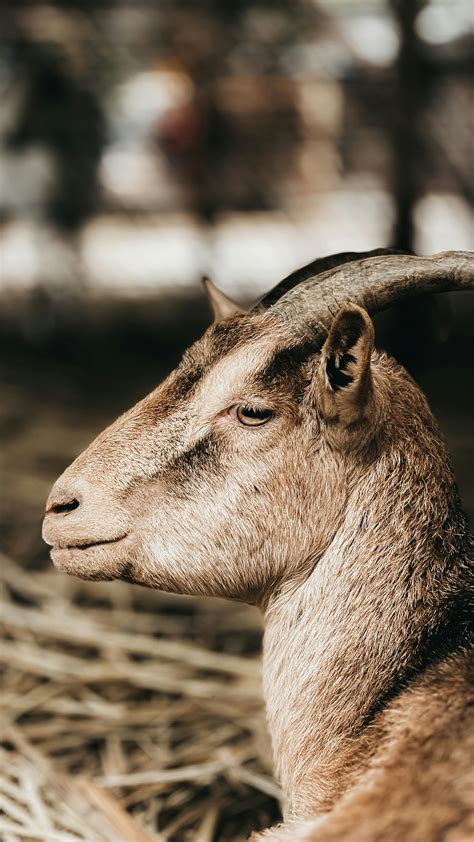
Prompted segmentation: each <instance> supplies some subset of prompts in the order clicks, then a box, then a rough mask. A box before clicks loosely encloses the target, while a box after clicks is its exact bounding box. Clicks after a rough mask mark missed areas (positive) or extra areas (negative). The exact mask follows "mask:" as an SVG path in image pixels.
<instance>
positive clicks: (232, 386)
mask: <svg viewBox="0 0 474 842" xmlns="http://www.w3.org/2000/svg"><path fill="white" fill-rule="evenodd" d="M276 347H277V342H276V340H275V338H274V337H272V336H267V337H263V336H260V337H259V339H258V340H256V341H255V342H249V343H247V344H245V345H243V346H241V347H240V348H237V349H236V350H235V351H231V352H229V353H228V354H227V355H226V356H225V357H224V358H223V359H221V360H219V361H218V362H217V363H216V364H215V365H214V366H213V367H212V368H211V369H210V371H208V372H207V373H206V374H205V375H204V377H203V379H202V381H201V383H200V385H199V387H198V389H197V391H196V394H195V397H194V399H193V404H194V410H195V413H196V421H197V423H198V424H199V425H200V426H201V424H202V426H203V429H204V425H205V424H206V422H208V421H209V420H210V419H211V418H213V417H214V416H215V415H217V414H218V413H219V412H221V411H222V410H224V409H225V408H226V407H228V406H231V405H232V403H233V402H235V401H237V400H239V399H240V400H241V399H242V398H245V395H244V394H242V391H241V389H242V385H243V384H244V383H245V382H246V381H248V380H250V379H251V378H252V375H254V374H255V373H256V372H258V371H260V370H261V369H262V368H263V367H264V366H265V364H266V363H267V361H268V360H269V359H270V358H271V356H272V355H273V354H274V352H275V349H276Z"/></svg>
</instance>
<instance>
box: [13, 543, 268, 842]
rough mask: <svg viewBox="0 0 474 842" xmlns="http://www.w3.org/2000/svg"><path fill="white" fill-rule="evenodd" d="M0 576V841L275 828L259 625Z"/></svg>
mask: <svg viewBox="0 0 474 842" xmlns="http://www.w3.org/2000/svg"><path fill="white" fill-rule="evenodd" d="M0 570H1V573H0V582H1V597H2V602H1V624H2V632H3V636H2V640H1V641H0V661H1V664H2V670H3V674H2V686H1V706H2V731H3V735H2V738H3V744H2V749H1V757H0V838H1V839H2V840H4V842H14V840H15V842H17V841H19V840H45V842H46V840H47V841H48V842H78V840H87V842H103V840H107V842H119V840H124V841H125V840H126V842H132V841H133V842H145V840H160V842H161V840H163V842H164V840H178V842H179V840H193V842H211V840H222V842H224V840H232V842H237V840H243V839H245V838H246V836H247V834H248V833H249V832H250V830H251V829H252V828H255V827H260V826H265V824H267V823H269V822H271V821H272V820H274V819H275V818H277V816H278V807H277V801H278V799H279V797H280V792H279V790H278V787H277V785H276V784H275V782H274V781H273V780H272V777H271V772H270V752H269V743H268V736H267V733H266V730H265V724H264V719H263V711H262V702H261V691H260V665H259V659H258V657H257V653H258V649H259V643H260V627H259V617H258V614H257V613H256V612H254V611H253V610H252V609H250V608H247V607H246V606H239V605H235V606H234V605H230V606H229V605H228V604H227V603H222V602H220V601H213V600H190V599H186V598H185V597H183V598H179V597H169V596H167V595H165V594H158V593H154V592H148V591H145V590H142V589H139V588H135V587H133V586H130V585H125V584H122V583H118V582H117V583H113V584H110V583H103V584H101V583H85V582H81V581H79V580H75V579H73V578H69V577H66V576H61V575H60V574H59V573H57V572H56V571H54V570H53V569H51V570H47V571H38V572H32V571H25V570H24V569H23V568H21V567H20V566H19V565H17V564H15V563H14V562H13V561H12V560H11V559H10V558H7V557H5V556H1V557H0Z"/></svg>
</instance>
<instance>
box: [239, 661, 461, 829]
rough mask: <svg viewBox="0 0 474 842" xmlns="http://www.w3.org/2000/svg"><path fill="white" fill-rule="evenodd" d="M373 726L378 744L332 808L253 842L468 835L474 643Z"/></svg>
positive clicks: (439, 666)
mask: <svg viewBox="0 0 474 842" xmlns="http://www.w3.org/2000/svg"><path fill="white" fill-rule="evenodd" d="M370 727H371V729H373V732H374V733H373V737H374V738H375V742H376V744H377V745H378V748H377V750H376V751H375V752H374V754H373V755H372V759H371V761H370V762H369V765H368V766H367V767H366V769H365V771H364V772H363V773H362V774H361V775H360V777H359V778H358V779H357V780H356V782H355V783H354V785H353V786H352V787H351V788H350V789H349V790H348V791H346V793H345V795H344V796H342V797H341V798H340V799H339V800H338V801H337V802H336V803H335V804H334V806H333V807H332V809H331V810H330V811H329V812H328V813H325V814H324V815H322V816H320V817H319V818H316V819H313V820H311V819H309V820H308V821H305V822H296V823H289V824H285V825H282V826H281V827H280V828H274V829H272V830H270V831H267V832H266V834H263V835H256V836H255V837H253V839H254V840H255V842H257V840H260V839H261V840H262V842H263V840H266V842H290V840H291V842H380V840H384V842H407V840H409V841H410V842H435V840H436V842H468V840H470V839H472V838H473V834H474V817H473V813H472V807H473V803H472V788H473V775H472V757H473V752H474V680H473V657H472V650H471V651H468V650H466V649H463V650H462V651H459V652H458V653H457V654H456V655H454V656H452V657H450V658H447V659H445V660H443V661H440V662H439V663H437V664H436V665H434V666H432V667H431V668H430V669H429V670H427V671H426V672H425V673H424V674H423V675H422V676H421V677H420V678H419V679H418V680H417V681H415V682H414V683H413V684H412V685H411V686H410V687H408V688H407V689H406V690H405V691H404V692H402V693H401V694H400V695H399V696H398V697H397V699H396V700H394V701H393V702H392V703H391V704H390V705H388V706H387V708H385V709H384V711H383V712H382V713H381V714H380V715H379V717H377V719H376V720H375V721H374V722H373V724H372V725H371V726H370Z"/></svg>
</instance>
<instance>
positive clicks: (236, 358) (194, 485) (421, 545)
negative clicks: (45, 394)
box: [44, 251, 474, 842]
mask: <svg viewBox="0 0 474 842" xmlns="http://www.w3.org/2000/svg"><path fill="white" fill-rule="evenodd" d="M207 286H208V290H209V292H210V294H211V297H212V299H213V306H214V311H215V315H216V320H217V321H216V323H215V324H214V325H213V326H212V327H211V328H210V329H209V330H208V331H207V332H206V333H205V334H204V336H203V338H202V339H201V340H200V341H199V342H197V343H196V344H195V345H194V346H193V347H192V348H191V349H190V350H188V351H187V352H186V353H185V355H184V357H183V360H182V362H181V364H180V365H179V366H178V368H177V369H176V370H175V371H174V372H173V373H172V374H171V375H170V376H169V377H168V378H167V379H166V380H165V381H164V383H163V384H161V385H160V386H159V387H158V388H157V389H156V390H155V391H154V392H152V393H151V394H150V395H148V397H146V398H144V400H142V401H141V402H140V403H138V404H137V405H136V406H134V407H133V408H132V409H131V410H129V412H127V413H125V415H123V416H122V417H121V418H119V419H118V420H117V421H116V422H115V423H114V424H112V425H111V426H110V427H109V428H108V429H107V430H105V432H103V433H102V434H101V435H100V436H99V437H98V438H97V439H96V440H95V441H94V442H93V443H92V444H91V445H90V447H89V448H88V449H87V450H86V451H85V452H84V453H83V454H82V455H81V456H79V457H78V458H77V459H76V461H75V462H74V463H73V464H72V465H71V466H70V467H69V468H68V469H67V470H66V471H65V473H64V474H63V475H62V477H60V479H59V480H58V481H57V483H56V484H55V486H54V488H53V490H52V492H51V495H50V497H49V500H48V503H47V514H46V517H45V521H44V537H45V540H46V541H47V542H48V543H49V544H51V545H52V547H53V549H52V552H51V554H52V558H53V561H54V562H55V564H56V565H58V566H59V567H61V568H63V569H65V570H67V571H68V572H69V573H74V574H76V575H79V576H83V577H85V578H94V579H112V578H122V579H126V580H129V581H133V582H138V583H141V584H144V585H147V586H149V587H154V588H161V589H164V590H167V591H174V592H179V593H186V594H208V595H212V596H223V597H228V598H235V599H240V600H246V601H248V602H251V603H255V604H256V605H258V606H259V607H260V608H261V610H262V612H263V615H264V621H265V635H264V654H263V661H264V669H263V676H264V677H263V681H264V694H265V699H266V706H267V715H268V721H269V725H270V732H271V735H272V741H273V750H274V759H275V767H276V773H277V775H278V777H279V778H280V780H281V782H282V784H283V787H284V789H285V792H286V794H287V798H288V811H287V820H286V822H285V823H284V824H283V825H281V826H280V827H279V828H274V829H272V830H268V831H266V832H265V833H263V834H257V835H255V836H254V837H252V838H253V839H254V840H257V839H262V840H263V839H266V840H272V842H277V840H288V841H289V840H291V842H342V840H347V842H467V840H469V839H471V838H472V832H473V830H474V828H473V824H472V821H471V820H472V806H473V805H472V789H471V786H472V783H473V781H472V778H471V763H472V759H473V758H472V748H473V746H474V734H473V728H472V725H473V714H472V710H473V708H472V701H473V697H472V676H471V680H470V676H469V652H470V649H469V640H470V638H469V625H470V624H469V620H470V615H469V595H470V593H472V588H471V586H472V579H471V575H472V569H471V568H470V564H469V559H471V558H472V552H471V551H472V545H471V543H470V537H469V533H468V529H467V525H466V520H465V517H464V515H463V512H462V510H461V506H460V503H459V499H458V495H457V491H456V486H455V482H454V478H453V475H452V472H451V468H450V464H449V459H448V455H447V453H446V448H445V445H444V443H443V441H442V439H441V437H440V434H439V432H438V430H437V427H436V423H435V421H434V419H433V416H432V415H431V413H430V410H429V408H428V406H427V403H426V400H425V398H424V396H423V395H422V393H421V391H420V390H419V388H418V387H417V386H416V384H415V383H414V382H413V380H412V379H411V378H410V377H409V376H408V374H407V373H406V371H405V370H404V369H403V368H402V367H401V366H400V365H398V364H397V363H396V362H395V361H394V360H393V359H391V358H389V357H388V356H387V355H385V354H383V353H379V352H377V351H376V350H374V346H373V335H374V331H373V326H372V322H371V320H370V317H369V315H368V312H367V311H369V312H372V313H374V312H377V311H378V310H380V309H383V308H384V307H387V306H390V304H391V303H393V302H394V301H397V300H400V299H401V298H404V297H407V296H410V295H414V294H416V293H418V292H427V291H432V292H436V291H442V290H446V289H459V288H472V287H473V286H474V267H473V260H472V257H470V256H469V255H468V254H466V253H447V254H444V255H438V256H436V257H433V258H417V257H413V256H410V255H402V254H396V253H384V252H381V251H377V252H373V253H371V254H370V255H369V256H368V257H367V256H365V257H363V258H362V259H360V256H359V255H356V254H347V255H337V256H335V257H331V258H326V259H324V260H323V261H316V263H314V264H311V266H310V267H309V268H308V267H306V268H305V269H303V270H300V271H299V272H298V273H295V274H294V275H293V276H290V278H288V279H286V280H285V281H284V282H282V284H280V285H279V287H277V288H276V290H274V291H272V293H270V294H269V296H267V298H266V299H264V301H263V302H262V303H261V304H260V305H258V306H257V307H256V308H254V310H252V311H251V312H250V313H246V314H243V313H239V312H238V308H236V306H235V305H234V304H233V303H232V302H229V301H228V300H227V299H226V298H225V297H224V296H223V295H222V293H219V292H218V291H216V290H215V288H213V287H212V285H211V284H210V282H207ZM363 308H365V309H363ZM469 747H471V753H470V751H469ZM470 822H471V823H470Z"/></svg>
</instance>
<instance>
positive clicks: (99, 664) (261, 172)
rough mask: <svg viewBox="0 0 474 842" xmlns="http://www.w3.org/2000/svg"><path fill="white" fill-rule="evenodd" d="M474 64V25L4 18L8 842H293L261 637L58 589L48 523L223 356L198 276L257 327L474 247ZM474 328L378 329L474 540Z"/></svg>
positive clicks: (259, 0)
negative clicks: (185, 374) (302, 273)
mask: <svg viewBox="0 0 474 842" xmlns="http://www.w3.org/2000/svg"><path fill="white" fill-rule="evenodd" d="M473 65H474V59H473V54H472V4H471V2H470V0H319V2H315V0H226V2H222V0H221V2H219V0H133V2H132V0H74V2H66V0H63V2H61V0H56V2H49V3H42V2H31V0H30V2H27V0H15V2H14V3H2V4H1V6H0V366H1V369H0V386H1V399H0V433H1V436H2V443H1V452H0V468H1V485H0V542H1V549H2V552H3V555H2V556H1V562H2V563H1V565H0V567H1V582H2V587H3V597H4V601H3V608H2V615H1V616H2V618H3V622H4V627H5V636H4V639H3V641H2V642H1V647H0V659H1V660H2V663H3V665H4V667H5V670H4V679H3V680H4V690H3V692H2V701H3V703H4V708H5V717H6V724H7V738H6V742H5V747H4V749H3V751H4V754H3V755H2V758H3V762H4V765H5V768H6V769H7V770H8V773H7V774H6V775H5V776H4V778H3V779H2V780H3V783H0V796H1V798H2V799H3V800H2V801H1V803H0V835H1V833H2V832H3V833H4V834H9V835H8V839H9V840H13V839H15V838H17V837H16V836H15V828H16V829H17V830H18V828H21V829H22V832H21V833H20V836H19V837H18V838H20V837H21V838H22V839H24V838H26V836H25V834H27V831H30V832H31V833H33V830H34V829H35V828H38V827H39V828H40V831H37V835H36V836H34V835H32V837H31V838H35V839H38V838H41V839H43V838H44V839H49V838H53V836H54V834H55V833H56V834H59V833H62V834H63V836H61V839H62V838H64V840H66V839H68V838H70V839H78V838H79V839H84V840H92V839H94V840H95V839H99V840H102V839H110V840H114V842H115V840H117V839H119V838H120V839H121V838H123V839H155V840H165V839H166V840H173V839H176V840H178V842H179V840H188V839H189V840H197V842H206V840H208V841H209V842H212V840H233V842H235V840H238V839H245V838H246V834H247V833H248V832H249V831H250V830H251V829H252V828H257V827H259V826H265V825H266V824H268V823H269V822H270V821H273V820H276V818H277V817H278V815H279V790H278V787H277V785H276V784H275V783H274V781H273V780H272V778H271V765H270V759H269V750H268V739H267V737H266V734H265V729H264V724H263V720H262V715H261V703H260V696H259V678H258V661H257V660H256V658H257V656H258V652H259V648H260V638H261V630H260V624H259V618H258V616H257V614H256V613H254V612H253V610H251V609H247V608H245V607H243V606H228V605H221V603H219V602H217V601H216V602H212V603H211V601H209V602H203V603H200V602H199V601H198V600H186V599H184V598H172V597H166V596H164V595H160V594H148V593H145V592H143V591H140V590H139V589H137V588H133V587H131V586H127V587H125V586H124V587H122V586H121V585H120V584H114V585H108V584H107V585H93V584H89V585H86V584H83V583H79V582H75V581H73V580H66V579H64V578H62V577H60V575H59V574H58V573H56V572H54V571H51V570H50V569H49V562H48V557H47V551H46V548H45V547H44V545H43V544H42V542H41V538H40V522H41V516H42V509H43V505H44V500H45V498H46V496H47V493H48V490H49V487H50V485H51V484H52V482H53V481H54V479H55V478H56V477H57V476H58V475H59V473H60V472H61V471H62V470H63V469H64V467H65V466H66V465H67V464H68V463H69V462H70V461H71V459H72V458H73V457H74V456H75V455H76V454H77V453H78V452H79V451H80V450H81V449H82V448H83V447H84V446H85V445H87V444H88V442H89V441H90V440H91V439H92V438H93V437H94V435H95V434H96V433H97V432H99V430H100V429H101V428H102V427H103V426H104V425H105V424H107V423H108V422H109V421H111V420H112V419H113V418H114V417H115V416H116V415H117V414H118V413H119V412H120V411H122V410H124V409H125V408H127V407H128V406H129V405H130V404H131V403H133V402H134V401H135V400H136V399H138V398H139V397H141V396H143V395H144V394H145V393H146V392H147V391H149V390H151V389H152V388H153V387H154V385H156V383H157V382H158V381H159V380H160V379H161V378H162V377H163V376H164V375H165V374H166V373H167V372H168V371H169V370H170V369H171V368H172V367H173V366H174V365H175V364H176V362H177V360H178V359H179V357H180V355H181V353H182V350H183V349H184V348H185V347H186V346H187V345H189V344H190V343H191V342H192V341H193V340H194V339H195V338H197V336H199V335H200V334H201V333H202V331H203V330H204V329H205V327H206V326H207V324H208V323H209V320H210V315H209V311H208V308H207V304H206V302H205V300H204V296H203V293H202V290H201V285H200V278H201V276H202V275H203V274H209V275H210V276H211V277H212V278H213V279H214V280H215V282H216V283H217V284H218V285H219V286H220V287H221V288H222V289H223V290H224V291H225V292H226V293H228V294H229V295H231V296H232V297H234V298H235V299H236V300H238V301H240V302H242V303H250V302H253V301H256V300H257V299H258V298H259V297H260V296H261V295H263V293H265V292H266V291H267V290H268V289H269V288H271V287H272V286H273V285H274V284H276V283H277V282H278V281H279V280H280V279H281V278H282V277H284V276H285V275H286V274H288V273H289V272H290V271H292V270H293V269H295V268H297V267H298V266H301V265H302V264H304V263H306V262H309V261H311V260H313V259H315V258H316V257H317V256H322V255H325V254H329V253H333V252H338V251H346V250H352V249H354V250H366V249H371V248H375V247H379V246H389V245H390V246H395V247H398V248H401V249H408V250H413V251H415V252H418V253H420V254H430V253H433V252H438V251H442V250H446V249H470V248H472V247H473V240H474V235H473V224H472V223H473V221H472V200H473V190H474V181H473V177H472V176H473V158H472V151H473V149H472V138H473V134H472V129H473V126H472V117H473V109H472V81H473ZM473 309H474V304H473V302H472V299H471V297H470V296H469V294H467V295H464V294H463V295H453V296H440V297H438V298H437V299H422V300H420V301H419V302H417V303H412V304H410V305H409V306H408V305H407V306H404V307H399V308H396V309H395V310H394V311H393V312H391V313H389V314H385V315H383V316H381V317H379V318H378V320H377V336H378V341H379V344H381V345H383V346H385V347H387V348H388V349H389V350H391V351H392V352H394V353H395V354H396V355H397V356H398V358H399V359H400V360H401V361H402V362H404V363H405V364H406V365H407V366H408V368H409V370H410V371H411V372H412V374H413V375H414V376H415V378H416V379H417V380H418V381H419V382H420V384H421V385H422V386H423V388H424V389H425V390H426V392H427V394H428V397H429V400H430V403H431V406H432V408H433V410H434V412H435V414H436V416H437V418H438V420H439V422H440V424H441V427H442V430H443V432H444V434H445V436H446V438H447V440H448V444H449V447H450V450H451V453H452V456H453V461H454V466H455V470H456V474H457V477H458V480H459V485H460V491H461V496H462V498H463V501H464V504H465V507H466V509H467V511H468V514H469V515H470V517H471V518H472V517H473V516H474V481H473V479H472V477H473V475H474V470H473V469H474V464H473V458H472V448H471V447H470V437H471V427H472V408H473V407H472V397H471V396H472V392H473V388H472V387H473V377H472V365H471V363H470V361H471V359H472V350H473V343H472V337H471V335H472V316H473ZM65 618H68V621H67V622H66V621H65ZM71 618H74V623H73V622H71ZM170 644H173V645H174V646H175V648H174V649H173V648H172V647H171V649H170V648H169V645H170ZM167 646H168V649H167V648H166V647H167ZM176 647H177V648H176ZM180 647H181V648H180ZM93 666H94V667H95V671H94V669H93ZM104 676H105V678H104ZM153 676H154V677H153ZM38 770H40V771H41V774H40V772H39V771H38ZM59 773H60V774H61V778H60V779H58V777H57V776H58V774H59ZM79 774H80V775H81V780H82V786H83V790H80V791H79V790H78V785H77V775H79ZM69 776H74V777H69ZM72 780H74V781H75V783H74V785H72V784H71V781H72ZM25 781H26V782H27V785H26V784H25ZM2 787H3V789H2ZM78 792H79V794H78ZM59 803H61V804H65V805H66V807H65V808H63V807H61V809H59V807H58V804H59ZM124 811H126V812H124ZM114 816H115V819H114ZM91 817H92V818H91ZM115 820H116V822H118V824H116V825H114V824H113V822H114V821H115ZM111 822H112V824H111ZM127 822H130V825H129V824H127ZM2 823H3V824H2ZM68 823H69V824H68ZM118 826H120V828H121V829H120V834H122V835H118V831H117V827H118ZM18 832H19V831H18ZM38 833H39V834H40V835H39V836H38ZM127 833H128V835H127ZM48 834H49V835H48ZM68 834H69V836H68ZM81 834H82V835H81ZM94 834H95V835H94ZM140 834H143V835H140ZM5 838H7V836H5ZM54 838H55V839H56V838H59V837H58V836H54Z"/></svg>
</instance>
